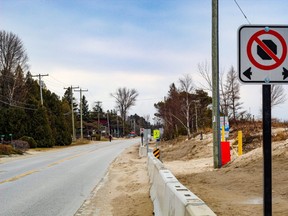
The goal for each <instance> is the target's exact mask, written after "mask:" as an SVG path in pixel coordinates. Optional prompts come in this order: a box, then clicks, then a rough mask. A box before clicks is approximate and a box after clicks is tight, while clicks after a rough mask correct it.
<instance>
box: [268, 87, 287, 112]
mask: <svg viewBox="0 0 288 216" xmlns="http://www.w3.org/2000/svg"><path fill="white" fill-rule="evenodd" d="M286 100H287V97H286V94H285V91H284V88H283V86H282V85H271V107H275V106H277V105H279V104H282V103H284V102H285V101H286Z"/></svg>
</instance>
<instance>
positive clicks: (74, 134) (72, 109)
mask: <svg viewBox="0 0 288 216" xmlns="http://www.w3.org/2000/svg"><path fill="white" fill-rule="evenodd" d="M78 88H79V86H77V87H72V85H71V87H70V95H71V113H72V140H73V141H76V133H75V121H74V107H73V89H78ZM64 89H68V88H64Z"/></svg>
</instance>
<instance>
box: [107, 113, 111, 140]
mask: <svg viewBox="0 0 288 216" xmlns="http://www.w3.org/2000/svg"><path fill="white" fill-rule="evenodd" d="M107 126H108V134H109V135H110V123H109V110H107Z"/></svg>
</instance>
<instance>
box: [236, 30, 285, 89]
mask: <svg viewBox="0 0 288 216" xmlns="http://www.w3.org/2000/svg"><path fill="white" fill-rule="evenodd" d="M287 38H288V26H279V25H277V26H275V25H273V26H266V25H243V26H240V28H239V29H238V71H239V79H240V81H242V82H243V83H251V84H252V83H261V84H267V83H283V84H285V83H288V57H287V41H286V39H287Z"/></svg>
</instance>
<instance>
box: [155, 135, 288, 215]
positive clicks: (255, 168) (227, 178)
mask: <svg viewBox="0 0 288 216" xmlns="http://www.w3.org/2000/svg"><path fill="white" fill-rule="evenodd" d="M272 147H273V163H272V166H273V168H272V169H273V180H272V184H273V186H272V187H273V189H272V196H273V201H272V202H273V215H274V216H277V215H279V216H280V215H281V216H283V215H288V205H287V203H288V140H286V141H281V142H273V144H272ZM161 148H162V156H163V157H162V160H163V162H164V164H165V166H166V167H167V168H168V169H170V170H171V171H172V173H174V175H175V176H176V177H177V178H178V180H179V181H180V182H181V183H182V184H184V185H185V186H186V187H187V188H189V189H190V190H191V191H192V192H193V193H194V194H196V195H197V196H199V197H200V198H201V199H202V200H203V201H204V202H205V203H206V204H207V205H208V206H209V207H210V208H211V209H212V210H213V211H214V212H215V213H216V214H217V215H223V216H226V215H227V216H234V215H235V216H236V215H237V216H240V215H243V216H246V215H247V216H248V215H249V216H250V215H263V204H262V203H263V157H262V148H256V149H255V150H252V151H250V152H249V153H246V154H244V155H242V156H240V157H238V156H237V155H236V154H235V152H236V151H233V150H231V154H232V161H231V162H230V163H229V164H227V165H225V166H224V167H223V168H221V169H214V168H213V157H212V155H213V147H212V135H211V134H210V135H205V136H204V139H203V140H200V139H199V137H196V138H195V139H192V140H189V141H178V142H175V141H174V142H170V143H169V142H168V143H163V144H162V145H161V146H160V149H161Z"/></svg>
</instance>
